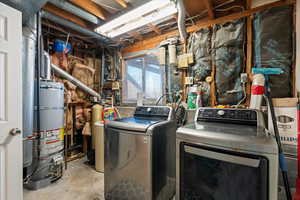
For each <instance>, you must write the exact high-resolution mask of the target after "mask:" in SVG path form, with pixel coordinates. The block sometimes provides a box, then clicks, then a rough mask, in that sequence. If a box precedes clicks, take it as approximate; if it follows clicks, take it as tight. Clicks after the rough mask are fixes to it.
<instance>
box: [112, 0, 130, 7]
mask: <svg viewBox="0 0 300 200" xmlns="http://www.w3.org/2000/svg"><path fill="white" fill-rule="evenodd" d="M114 1H115V2H117V3H118V4H120V5H121V6H122V7H123V8H127V7H128V3H127V2H126V1H125V0H114Z"/></svg>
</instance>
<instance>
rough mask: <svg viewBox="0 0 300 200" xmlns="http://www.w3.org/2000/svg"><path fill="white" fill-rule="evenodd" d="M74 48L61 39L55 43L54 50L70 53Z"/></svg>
mask: <svg viewBox="0 0 300 200" xmlns="http://www.w3.org/2000/svg"><path fill="white" fill-rule="evenodd" d="M71 49H72V46H71V45H70V44H69V43H68V44H67V46H66V44H65V42H63V41H61V40H55V42H54V45H53V50H54V51H56V52H60V53H62V52H65V53H70V52H71Z"/></svg>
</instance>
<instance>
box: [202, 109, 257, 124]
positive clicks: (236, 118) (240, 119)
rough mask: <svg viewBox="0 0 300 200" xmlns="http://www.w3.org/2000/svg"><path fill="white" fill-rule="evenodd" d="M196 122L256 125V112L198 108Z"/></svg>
mask: <svg viewBox="0 0 300 200" xmlns="http://www.w3.org/2000/svg"><path fill="white" fill-rule="evenodd" d="M197 121H207V122H209V121H211V122H230V123H239V124H240V123H242V124H244V123H245V124H256V123H257V111H255V110H250V109H220V108H199V110H198V115H197Z"/></svg>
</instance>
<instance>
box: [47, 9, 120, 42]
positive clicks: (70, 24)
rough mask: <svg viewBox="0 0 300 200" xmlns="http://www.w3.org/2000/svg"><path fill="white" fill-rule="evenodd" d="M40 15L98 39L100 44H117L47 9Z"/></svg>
mask: <svg viewBox="0 0 300 200" xmlns="http://www.w3.org/2000/svg"><path fill="white" fill-rule="evenodd" d="M42 17H43V18H45V19H48V20H50V21H53V22H55V23H57V24H60V25H62V26H65V27H68V28H70V29H73V30H74V31H77V32H79V33H82V34H84V35H86V36H87V37H89V38H91V39H97V40H98V41H100V42H101V43H102V44H105V45H114V46H117V45H118V44H117V43H116V42H115V41H113V40H112V39H110V38H108V37H106V36H104V35H100V34H99V33H96V32H94V31H91V30H89V29H86V28H83V27H82V26H80V25H78V24H75V23H73V22H70V21H68V20H66V19H64V18H61V17H58V16H56V15H53V14H51V13H49V12H47V11H42Z"/></svg>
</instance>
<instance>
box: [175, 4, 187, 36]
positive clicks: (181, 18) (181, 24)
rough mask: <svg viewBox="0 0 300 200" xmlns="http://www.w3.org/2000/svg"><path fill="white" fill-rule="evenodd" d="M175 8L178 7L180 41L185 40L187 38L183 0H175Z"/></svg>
mask: <svg viewBox="0 0 300 200" xmlns="http://www.w3.org/2000/svg"><path fill="white" fill-rule="evenodd" d="M177 9H178V22H177V23H178V30H179V34H180V39H181V41H185V40H186V38H187V33H186V28H185V16H186V10H185V6H184V3H183V0H177Z"/></svg>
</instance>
